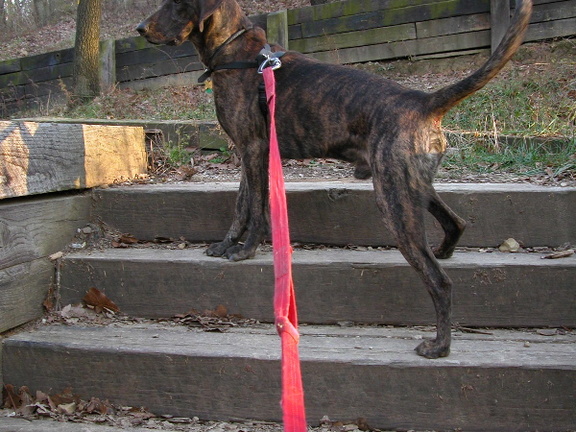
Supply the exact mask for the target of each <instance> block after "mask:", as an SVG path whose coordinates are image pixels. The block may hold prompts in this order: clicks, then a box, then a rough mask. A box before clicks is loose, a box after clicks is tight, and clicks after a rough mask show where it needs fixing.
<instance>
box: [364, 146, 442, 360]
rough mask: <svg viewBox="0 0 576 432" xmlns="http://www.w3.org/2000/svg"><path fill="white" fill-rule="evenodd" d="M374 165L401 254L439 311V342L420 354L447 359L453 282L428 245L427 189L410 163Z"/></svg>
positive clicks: (419, 349)
mask: <svg viewBox="0 0 576 432" xmlns="http://www.w3.org/2000/svg"><path fill="white" fill-rule="evenodd" d="M409 157H410V156H408V158H409ZM373 165H374V166H373V174H374V178H373V181H374V192H375V196H376V202H377V204H378V207H379V208H380V210H381V211H382V213H383V215H384V220H385V223H386V225H387V226H388V228H389V229H390V230H391V231H392V233H393V234H394V236H395V237H396V239H397V241H398V248H399V249H400V252H401V253H402V255H404V257H405V258H406V260H407V261H408V263H409V264H410V265H411V266H412V267H414V269H416V271H417V272H418V274H419V275H420V277H421V278H422V280H423V281H424V284H425V285H426V288H427V290H428V292H429V294H430V296H431V297H432V301H433V302H434V307H435V309H436V325H437V327H436V338H435V339H433V340H426V341H424V342H422V343H421V344H420V345H419V346H418V347H417V348H416V352H417V353H418V354H419V355H421V356H424V357H428V358H438V357H445V356H447V355H448V354H449V353H450V339H451V333H450V327H451V323H450V313H451V292H452V281H451V280H450V278H449V277H448V276H447V275H446V273H445V272H444V271H443V270H442V268H441V267H440V265H439V264H438V261H437V260H436V258H435V257H434V255H433V253H432V251H431V249H430V247H429V246H428V243H427V239H426V233H425V231H424V208H425V206H426V204H425V200H426V197H425V194H426V187H425V186H424V187H421V186H422V184H420V187H418V186H417V185H418V184H419V183H420V182H418V179H416V178H412V174H411V172H412V173H413V172H414V171H411V169H412V170H414V167H413V166H412V167H410V166H409V165H410V163H409V162H408V161H391V160H388V163H387V164H378V163H375V164H373ZM390 166H393V167H394V169H390ZM414 175H418V174H417V173H416V174H414Z"/></svg>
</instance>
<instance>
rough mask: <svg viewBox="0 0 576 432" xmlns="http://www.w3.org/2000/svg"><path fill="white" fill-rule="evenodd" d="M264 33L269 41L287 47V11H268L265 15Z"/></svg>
mask: <svg viewBox="0 0 576 432" xmlns="http://www.w3.org/2000/svg"><path fill="white" fill-rule="evenodd" d="M266 34H267V37H268V42H269V43H275V44H278V45H280V46H282V47H284V48H285V49H288V12H287V11H286V9H284V10H281V11H278V12H272V13H269V14H268V16H267V17H266Z"/></svg>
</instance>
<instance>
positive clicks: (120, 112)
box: [51, 86, 216, 120]
mask: <svg viewBox="0 0 576 432" xmlns="http://www.w3.org/2000/svg"><path fill="white" fill-rule="evenodd" d="M51 115H57V116H63V117H69V118H78V119H81V118H103V119H119V120H122V119H148V120H213V119H215V118H216V111H215V109H214V103H213V101H212V97H211V96H210V95H208V94H206V93H205V92H204V91H203V89H202V88H201V87H198V86H190V87H167V88H160V89H144V90H132V89H119V88H117V89H114V90H113V91H111V92H108V93H106V94H103V95H101V96H98V97H97V98H96V99H94V100H92V101H91V102H88V103H85V104H82V105H78V106H76V107H74V108H72V109H70V108H67V107H60V108H58V109H55V110H54V111H53V112H52V113H51Z"/></svg>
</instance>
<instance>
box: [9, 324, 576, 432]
mask: <svg viewBox="0 0 576 432" xmlns="http://www.w3.org/2000/svg"><path fill="white" fill-rule="evenodd" d="M301 331H302V337H301V339H300V355H301V360H302V371H303V381H304V387H305V392H306V408H307V414H308V420H309V422H310V424H317V422H318V420H319V419H320V418H321V417H322V416H324V415H326V416H328V417H329V418H331V419H333V420H340V421H351V420H352V421H353V420H355V419H357V418H358V417H363V418H365V419H366V421H367V422H368V424H370V425H371V426H372V427H375V428H380V429H386V430H390V429H394V430H397V429H406V430H407V429H417V430H430V429H434V430H454V429H461V430H466V431H483V432H490V431H494V432H496V431H504V430H505V431H525V430H557V431H559V430H569V429H571V428H572V427H573V425H574V423H573V421H574V397H575V394H574V383H575V382H576V381H575V380H576V363H575V358H576V344H575V341H574V336H573V335H571V336H556V337H546V336H539V335H533V334H530V333H526V332H510V331H504V332H498V331H494V332H493V333H494V334H493V335H492V336H485V335H464V334H457V335H455V341H454V344H453V350H452V354H451V356H450V357H449V358H448V359H441V360H426V359H423V358H419V357H418V356H416V354H414V352H413V348H414V345H415V344H416V343H417V342H418V339H419V338H421V337H422V336H423V335H424V336H427V333H423V332H421V331H415V330H407V329H386V328H379V329H369V328H368V329H366V328H365V329H345V328H336V329H326V328H316V327H311V328H308V327H302V329H301ZM526 341H528V342H529V345H530V346H529V347H527V346H526ZM279 347H280V342H279V339H278V335H277V334H276V331H275V329H274V328H273V327H272V326H269V327H260V328H247V329H233V330H231V331H228V332H224V333H216V332H202V331H198V330H191V329H188V328H177V327H176V328H174V327H168V326H154V325H152V326H145V327H144V326H137V325H136V326H134V325H132V326H122V325H117V326H114V327H98V328H89V327H69V326H68V327H64V326H56V327H48V328H42V329H39V331H37V332H34V333H23V334H19V335H16V336H14V337H12V338H10V339H8V340H6V341H4V353H3V357H4V359H3V362H4V370H5V371H6V372H5V376H4V379H5V381H6V382H10V383H11V384H14V385H15V386H21V385H27V386H29V387H30V390H31V391H35V390H43V391H50V390H53V391H61V389H63V388H66V387H69V386H70V387H73V390H74V392H75V393H77V394H79V395H80V396H82V397H84V398H85V399H88V398H89V397H92V396H95V397H100V398H106V399H110V400H111V401H112V402H114V403H117V404H122V405H129V406H146V407H147V408H148V409H149V410H150V411H152V412H154V413H158V414H171V415H176V416H187V417H192V416H198V417H200V418H201V419H210V420H230V419H250V418H252V419H261V420H276V421H278V420H279V419H280V418H281V412H280V407H279V400H280V385H279V382H278V381H279V380H278V377H279V371H280V370H279V368H280V362H279ZM46 371H50V373H46Z"/></svg>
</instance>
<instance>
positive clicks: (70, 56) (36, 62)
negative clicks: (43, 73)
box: [21, 48, 74, 71]
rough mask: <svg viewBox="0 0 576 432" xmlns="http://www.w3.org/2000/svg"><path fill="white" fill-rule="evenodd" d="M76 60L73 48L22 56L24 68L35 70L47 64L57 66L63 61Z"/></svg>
mask: <svg viewBox="0 0 576 432" xmlns="http://www.w3.org/2000/svg"><path fill="white" fill-rule="evenodd" d="M73 61H74V50H73V49H72V48H69V49H65V50H60V51H52V52H49V53H45V54H39V55H35V56H30V57H24V58H22V61H21V63H22V70H24V71H26V70H33V69H39V68H43V67H47V66H56V65H59V64H63V63H72V62H73Z"/></svg>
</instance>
